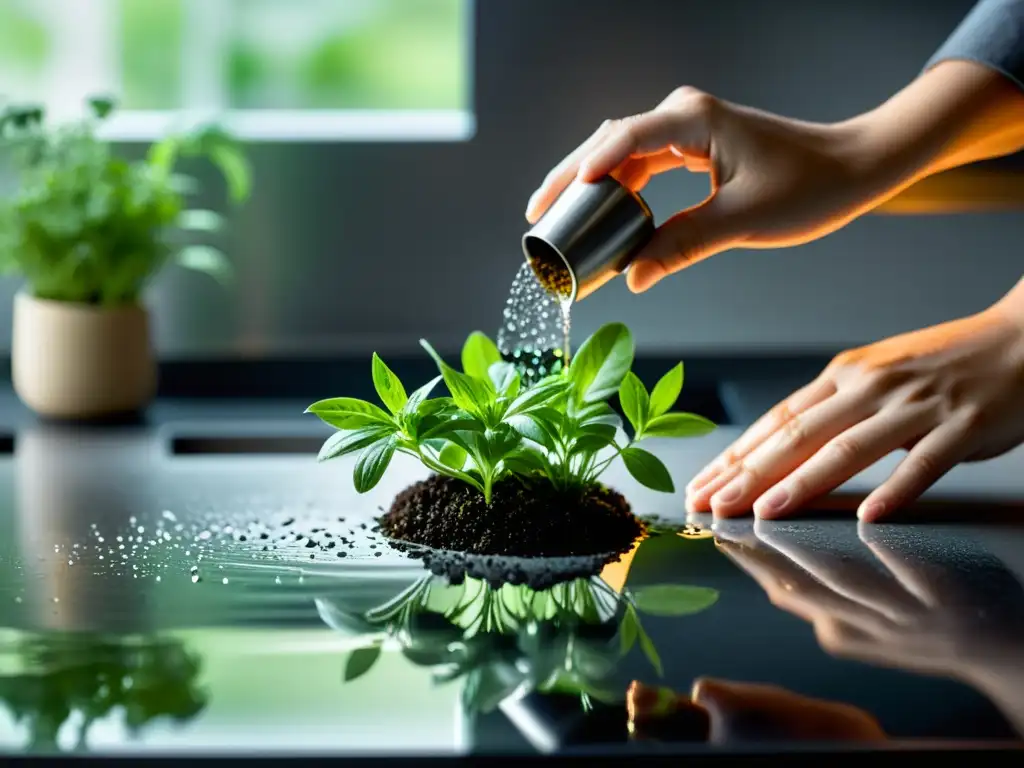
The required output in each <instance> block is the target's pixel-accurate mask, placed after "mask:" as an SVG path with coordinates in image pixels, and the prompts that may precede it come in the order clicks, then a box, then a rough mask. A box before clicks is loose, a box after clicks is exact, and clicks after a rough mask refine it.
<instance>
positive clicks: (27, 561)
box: [0, 394, 1024, 755]
mask: <svg viewBox="0 0 1024 768" xmlns="http://www.w3.org/2000/svg"><path fill="white" fill-rule="evenodd" d="M4 398H5V396H3V395H2V394H0V416H3V415H5V414H6V416H4V417H3V420H2V421H3V423H6V424H7V425H8V427H9V428H10V430H11V431H12V433H13V434H14V440H13V449H12V451H11V452H10V453H9V454H8V455H6V456H0V573H2V578H0V750H5V751H10V752H16V753H20V752H25V751H27V750H35V751H48V750H52V749H60V750H63V751H71V750H75V749H79V750H81V751H83V752H86V753H116V754H125V753H145V754H155V753H166V752H168V751H170V752H173V753H179V752H187V753H193V754H195V753H208V752H216V753H219V754H225V753H229V754H230V753H239V752H252V751H253V750H256V751H259V752H261V753H267V754H274V753H278V754H290V753H303V754H323V753H328V754H343V755H353V754H404V755H410V754H417V755H419V754H439V755H464V754H468V753H479V752H499V753H508V752H511V753H523V754H538V753H547V752H553V751H566V750H568V751H573V750H575V751H581V750H582V751H586V750H594V749H596V750H599V751H616V750H625V751H630V752H650V751H652V750H653V751H665V750H674V751H690V752H692V751H694V750H696V751H698V752H701V751H702V750H706V749H707V745H708V743H709V742H710V743H713V744H716V745H718V746H719V747H720V748H726V749H728V748H761V747H763V746H764V745H766V744H767V745H770V747H771V748H772V749H780V748H781V749H785V750H789V749H795V748H798V747H801V746H803V747H807V746H808V745H810V746H815V745H817V746H824V747H828V748H838V749H851V748H854V747H858V746H869V747H892V746H902V745H905V744H906V743H907V742H908V740H910V741H911V742H913V743H915V744H918V745H919V746H920V745H927V746H941V747H944V748H952V747H954V746H965V745H967V746H979V747H980V746H990V745H1001V746H1017V745H1018V744H1019V743H1020V738H1021V735H1020V734H1021V732H1022V731H1021V729H1024V587H1022V584H1024V528H1022V527H1019V526H1018V524H1017V522H1016V521H1015V515H1016V513H1017V512H1018V511H1024V507H1022V504H1021V499H1024V452H1021V451H1016V452H1014V453H1011V454H1009V455H1007V456H1005V457H1002V458H1001V459H998V460H996V461H993V462H989V463H986V464H979V465H973V466H965V467H961V468H958V469H957V470H956V471H954V472H953V473H951V474H950V475H949V476H947V477H946V478H944V479H943V481H942V482H941V483H940V484H939V485H938V486H937V487H936V489H935V491H934V493H933V494H931V496H930V498H931V499H932V502H931V503H925V504H923V505H922V508H921V509H922V514H923V515H924V514H925V513H927V515H928V517H927V518H922V519H928V520H929V522H927V523H918V524H915V525H885V526H874V527H864V526H858V525H857V524H856V523H855V522H854V521H853V519H852V514H851V512H850V510H851V509H852V504H853V501H854V499H853V497H855V495H856V494H857V493H858V492H861V491H863V490H865V489H866V488H868V487H870V486H871V485H872V484H873V483H875V482H877V481H878V480H879V479H880V478H882V477H884V476H885V475H886V474H887V473H888V472H889V471H891V468H892V466H893V461H895V457H893V459H892V460H887V461H885V462H882V463H880V464H879V465H877V466H875V467H873V468H871V469H870V470H868V471H867V472H865V473H864V474H863V475H861V476H860V477H858V478H856V479H855V480H854V481H852V482H851V483H850V484H848V485H847V486H846V487H844V489H843V491H844V494H840V495H839V496H837V497H836V498H835V499H834V500H833V501H831V502H829V504H827V505H825V506H828V507H829V509H828V510H819V514H815V515H811V516H809V517H808V518H806V519H801V520H799V521H793V522H785V523H783V522H779V523H774V524H771V523H758V524H756V525H755V524H754V523H753V521H750V520H747V521H735V522H731V523H728V524H724V523H723V524H715V525H712V524H711V521H710V520H706V519H699V520H697V521H690V522H696V523H697V524H698V525H697V527H694V528H688V529H684V528H683V526H684V524H685V523H686V522H687V521H686V520H685V516H684V513H683V511H682V498H681V491H677V492H676V493H675V494H672V495H666V494H658V493H655V492H652V491H647V490H645V489H642V488H640V487H639V486H638V485H637V484H636V483H635V482H634V481H632V480H631V479H630V478H629V477H628V475H627V474H626V473H625V471H624V470H623V469H622V468H621V467H620V466H617V465H613V468H612V469H611V470H610V471H609V473H608V475H607V476H606V480H607V482H608V484H609V485H611V486H613V487H615V488H617V489H619V490H621V491H622V492H623V493H624V494H625V495H626V496H627V497H628V498H629V500H630V502H631V503H632V505H633V507H634V510H635V511H636V512H637V513H638V514H640V515H642V516H658V517H659V518H661V519H662V520H663V522H664V527H663V528H662V529H661V531H662V532H661V533H660V534H659V535H656V536H653V537H651V538H648V539H646V540H645V541H643V542H641V543H640V545H639V547H638V548H637V549H636V550H634V552H633V553H632V554H631V555H629V556H627V557H626V558H624V559H623V560H622V561H621V562H619V563H616V564H612V565H609V566H607V567H606V568H605V569H604V570H603V571H602V573H601V574H600V576H601V581H600V582H598V581H595V580H592V579H583V580H581V581H579V582H576V583H574V584H572V585H568V586H567V585H562V586H560V587H556V588H555V589H554V590H550V591H547V592H541V593H537V594H534V593H531V592H530V591H529V590H526V588H525V587H511V586H509V587H503V588H502V589H500V590H497V591H495V590H493V589H490V588H488V587H487V586H486V584H485V583H484V582H480V581H476V580H473V579H470V580H467V581H466V582H464V584H462V585H460V586H451V585H447V584H446V583H445V582H443V581H440V580H432V579H431V577H430V575H429V573H428V572H427V571H425V570H424V569H423V566H422V563H421V562H420V561H418V560H412V559H408V558H406V557H405V556H403V555H401V554H400V553H398V552H396V551H394V550H392V549H390V548H389V547H388V546H387V545H386V544H385V543H384V542H383V541H382V540H381V539H380V538H379V536H378V535H377V534H374V533H372V525H373V518H374V517H375V516H376V515H378V514H379V513H380V509H381V508H386V507H387V506H388V505H389V504H390V501H391V499H392V498H393V497H394V496H395V494H396V493H398V492H399V491H400V490H401V489H402V488H404V487H405V486H407V485H408V484H409V483H410V482H412V481H413V480H415V479H420V478H422V477H423V476H425V473H424V471H423V470H422V469H421V468H420V467H418V466H417V465H415V464H412V463H410V462H406V461H401V460H396V463H395V464H394V465H393V466H392V468H391V469H390V470H389V471H388V473H387V474H386V475H385V477H384V480H383V481H382V482H381V484H380V485H379V486H378V487H377V488H375V489H374V490H373V491H371V492H370V493H368V494H366V495H365V496H358V495H356V494H355V493H354V491H353V490H352V487H351V469H352V462H351V461H349V460H347V459H341V460H338V461H336V462H329V463H326V464H322V465H318V464H317V463H316V462H315V461H314V459H313V455H312V453H313V451H314V450H315V448H316V446H317V445H318V443H319V442H320V441H321V440H322V439H323V438H324V437H326V435H327V434H329V430H328V429H327V428H326V427H323V426H322V425H320V424H319V423H318V422H316V421H315V420H313V419H312V417H308V416H303V415H302V414H301V412H302V410H303V409H304V408H305V406H306V405H307V404H308V401H306V400H294V401H291V400H289V401H276V402H263V401H257V400H252V401H248V402H228V401H197V400H189V401H161V402H159V403H157V404H155V405H154V406H153V408H152V409H151V410H150V412H149V414H148V418H147V420H146V422H145V423H141V424H135V425H120V426H107V427H90V428H85V427H77V426H70V425H57V424H43V423H40V422H38V421H37V420H35V419H33V418H31V417H28V416H27V415H26V414H25V413H24V412H23V411H20V410H19V409H18V408H16V407H14V405H13V401H5V399H4ZM738 433H739V428H738V427H723V428H721V429H720V430H719V431H717V432H716V433H714V434H712V435H711V436H708V437H706V438H701V439H697V440H691V441H674V442H671V443H669V442H661V443H657V442H655V441H652V443H653V445H652V450H654V451H655V452H656V453H658V454H659V455H661V456H662V457H663V458H664V459H665V461H666V463H667V464H668V465H669V467H670V468H671V470H672V473H673V475H674V477H675V480H676V485H677V487H678V488H681V487H682V486H683V485H684V484H685V482H686V480H687V479H688V478H689V477H690V476H691V475H692V474H693V473H694V472H695V471H696V470H698V469H699V468H700V466H701V465H702V464H703V463H704V462H705V461H707V460H708V459H710V458H711V457H712V456H714V455H715V454H716V453H717V452H718V451H719V450H721V449H722V448H723V447H724V446H725V445H726V444H728V442H730V441H731V440H732V439H734V438H735V436H736V435H737V434H738ZM342 518H343V519H342ZM289 521H292V522H290V523H289ZM286 523H287V524H286ZM363 525H365V526H366V528H365V529H364V528H363V527H362V526H363ZM686 531H689V532H688V533H687V532H686ZM295 532H298V533H300V534H303V535H304V536H303V538H302V539H300V540H296V538H295ZM282 536H284V537H285V538H281V537H282ZM310 542H314V543H313V544H310ZM331 542H334V544H333V545H332V544H331ZM307 545H308V546H307ZM339 552H344V553H345V557H339V556H338V553H339ZM311 556H312V557H311ZM400 593H401V594H403V595H404V596H403V597H402V598H401V599H398V600H394V599H393V598H395V597H396V596H398V595H399V594H400ZM709 600H713V602H711V603H710V604H709V603H708V601H709ZM382 606H387V607H386V608H384V607H382ZM373 609H377V610H373ZM709 679H710V682H708V680H709ZM698 680H704V681H705V682H703V683H702V684H701V686H698V687H699V695H698V697H697V701H698V702H699V703H702V705H703V707H704V708H703V709H694V708H693V707H686V706H683V708H682V709H680V710H678V711H677V712H676V713H675V715H673V716H672V717H669V718H667V719H665V718H660V719H659V720H658V721H657V724H656V725H652V724H650V723H648V725H643V726H638V728H639V730H638V732H637V733H636V734H635V735H634V738H633V740H632V741H629V740H628V735H627V731H626V713H625V708H624V704H623V702H624V700H625V696H626V691H627V688H628V686H629V685H630V683H631V682H632V681H640V682H642V683H643V684H645V685H648V686H661V687H665V688H668V689H671V690H672V691H674V692H676V693H678V694H681V695H682V696H683V697H684V698H686V697H689V695H690V693H691V689H692V688H693V687H694V683H695V681H698ZM716 680H717V681H727V682H725V683H722V682H718V683H716V682H715V681H716ZM753 684H757V685H763V686H770V687H768V688H764V687H751V685H753ZM584 704H585V705H586V706H587V707H589V709H588V710H585V707H584V706H583V705H584ZM652 722H653V721H652ZM649 728H654V729H655V730H656V731H657V735H658V736H659V740H657V741H651V740H641V739H639V738H638V737H639V736H643V735H645V734H646V735H648V736H649V735H650V734H649V733H648V731H647V730H646V729H649ZM719 753H720V750H719Z"/></svg>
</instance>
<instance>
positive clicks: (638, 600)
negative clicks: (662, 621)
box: [633, 584, 718, 616]
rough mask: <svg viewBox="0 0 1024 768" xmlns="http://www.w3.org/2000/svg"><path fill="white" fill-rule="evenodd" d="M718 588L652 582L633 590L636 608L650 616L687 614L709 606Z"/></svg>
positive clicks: (712, 603) (712, 602) (716, 596)
mask: <svg viewBox="0 0 1024 768" xmlns="http://www.w3.org/2000/svg"><path fill="white" fill-rule="evenodd" d="M717 600H718V590H717V589H711V588H710V587H689V586H685V585H683V584H652V585H650V586H647V587H640V588H639V589H636V590H634V591H633V602H634V603H635V604H636V607H637V609H639V610H641V611H643V612H644V613H647V614H650V615H651V616H688V615H690V614H692V613H700V612H701V611H703V610H706V609H707V608H710V607H711V606H712V605H714V604H715V602H716V601H717Z"/></svg>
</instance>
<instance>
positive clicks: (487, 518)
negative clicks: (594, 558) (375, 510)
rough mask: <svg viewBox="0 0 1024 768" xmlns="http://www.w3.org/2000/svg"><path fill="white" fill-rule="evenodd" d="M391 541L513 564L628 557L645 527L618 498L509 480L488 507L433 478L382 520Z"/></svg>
mask: <svg viewBox="0 0 1024 768" xmlns="http://www.w3.org/2000/svg"><path fill="white" fill-rule="evenodd" d="M379 522H380V530H381V532H382V533H383V534H385V535H386V536H389V537H391V538H393V539H399V540H401V541H408V542H412V543H414V544H420V545H423V546H427V547H433V548H435V549H444V550H455V551H458V552H468V553H472V554H482V555H505V556H514V557H575V556H585V555H596V554H603V553H619V552H625V551H627V550H629V549H630V547H631V546H632V545H633V542H634V541H636V539H637V537H638V536H640V535H641V534H642V533H643V532H644V525H643V523H641V522H640V521H639V520H638V519H637V518H636V517H634V516H633V513H632V512H631V511H630V509H629V504H628V503H627V502H626V500H625V499H624V498H623V497H622V496H621V495H620V494H618V493H616V492H615V491H612V490H610V489H607V488H603V487H600V486H595V487H592V488H586V489H583V490H581V491H575V492H559V491H557V490H555V489H554V488H552V487H551V486H549V485H545V484H541V483H537V484H536V485H535V486H533V487H531V488H529V489H527V488H525V487H524V486H523V485H522V484H521V483H520V482H519V481H517V480H515V479H512V478H508V479H505V480H502V481H501V482H499V483H496V484H495V486H494V489H493V491H492V494H491V503H490V504H485V503H484V497H483V495H482V494H481V493H480V492H479V491H477V490H476V489H475V488H471V487H470V486H468V485H466V484H465V483H463V482H462V481H460V480H456V479H454V478H450V477H441V476H438V475H434V476H432V477H430V478H428V479H427V480H423V481H421V482H418V483H415V484H414V485H411V486H409V487H408V488H406V489H405V490H404V491H402V492H401V493H400V494H398V496H396V497H395V501H394V503H393V504H392V505H391V509H390V510H389V511H388V513H387V514H385V515H384V516H383V517H382V518H380V521H379Z"/></svg>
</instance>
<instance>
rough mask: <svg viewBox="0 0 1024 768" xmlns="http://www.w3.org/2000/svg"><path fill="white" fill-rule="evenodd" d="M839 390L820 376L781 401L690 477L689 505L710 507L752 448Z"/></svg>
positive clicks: (687, 491) (697, 507)
mask: <svg viewBox="0 0 1024 768" xmlns="http://www.w3.org/2000/svg"><path fill="white" fill-rule="evenodd" d="M835 391H836V386H835V382H833V381H832V380H831V379H826V378H818V379H815V380H814V381H812V382H810V383H809V384H807V385H805V386H803V387H801V388H800V389H798V390H797V391H796V392H794V393H793V394H792V395H790V396H789V397H787V398H786V399H785V400H783V401H781V402H779V403H777V404H776V405H775V406H774V407H773V408H772V409H771V410H769V411H768V412H767V413H766V414H765V415H764V416H762V417H761V418H759V419H758V420H757V421H755V422H754V423H753V424H752V425H751V426H750V427H749V428H748V429H747V431H746V432H744V433H743V434H742V435H741V436H740V437H739V439H738V440H736V442H734V443H733V444H732V445H731V446H729V447H728V448H727V449H726V450H725V451H723V452H722V453H721V454H720V455H719V456H718V457H717V458H716V459H714V460H713V461H712V462H711V463H710V464H709V465H708V466H707V467H706V468H705V469H703V470H702V471H701V472H700V473H699V474H698V475H697V476H696V477H695V478H694V479H693V480H691V481H690V484H689V485H687V487H686V495H687V507H688V508H690V507H691V502H692V508H693V510H694V511H707V510H709V509H710V506H709V505H708V502H709V501H710V499H711V496H712V495H713V494H714V493H716V492H717V491H718V489H719V488H721V487H722V485H723V484H724V482H723V481H722V480H720V478H721V475H722V474H723V473H725V472H727V471H729V470H734V469H735V468H736V467H737V466H738V465H739V464H740V463H741V462H742V461H743V459H745V458H746V457H747V455H748V454H750V452H751V451H753V450H754V449H756V448H757V447H758V446H759V445H761V443H763V442H764V441H765V440H767V439H768V438H769V437H771V436H772V435H773V434H775V432H777V431H778V430H779V429H781V428H782V427H784V426H785V425H786V424H787V423H788V422H789V421H790V420H791V419H792V418H793V417H794V416H795V415H798V414H801V413H803V412H804V411H806V410H807V409H809V408H812V407H813V406H815V405H817V404H818V403H820V402H822V401H823V400H825V399H826V398H829V397H831V396H832V395H834V394H835ZM716 480H717V481H718V482H716Z"/></svg>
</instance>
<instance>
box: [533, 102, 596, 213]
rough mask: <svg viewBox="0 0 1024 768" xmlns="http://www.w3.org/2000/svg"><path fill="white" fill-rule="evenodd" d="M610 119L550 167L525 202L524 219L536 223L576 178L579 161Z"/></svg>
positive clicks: (588, 151) (590, 148)
mask: <svg viewBox="0 0 1024 768" xmlns="http://www.w3.org/2000/svg"><path fill="white" fill-rule="evenodd" d="M612 124H613V123H612V121H610V120H606V121H605V122H604V123H602V124H601V125H600V127H598V129H597V130H596V131H594V132H593V133H592V134H591V135H590V137H589V138H588V139H587V140H586V141H584V142H583V143H582V144H580V145H579V146H578V147H576V149H574V150H573V151H572V152H570V153H569V154H568V155H566V156H565V157H564V158H563V159H562V161H561V162H560V163H559V164H558V165H556V166H555V167H554V168H552V169H551V170H550V171H549V172H548V175H547V176H545V177H544V181H542V182H541V185H540V186H539V187H538V188H537V190H536V191H535V192H534V193H533V194H532V195H530V200H529V202H528V203H527V204H526V220H527V221H529V222H530V223H531V224H536V223H537V221H538V220H539V219H540V217H541V216H543V215H544V212H545V211H546V210H547V209H548V208H550V207H551V204H552V203H553V202H555V200H557V199H558V196H559V195H560V194H562V192H563V191H564V190H565V188H566V187H567V186H569V182H571V181H572V180H573V179H574V178H576V174H577V173H578V172H579V167H580V161H581V160H582V159H583V158H584V157H586V156H587V155H588V154H589V153H590V151H591V150H592V149H593V148H594V147H595V146H596V145H597V143H598V142H599V141H600V140H601V138H602V137H603V136H604V135H605V133H606V132H608V131H609V130H611V127H612Z"/></svg>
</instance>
